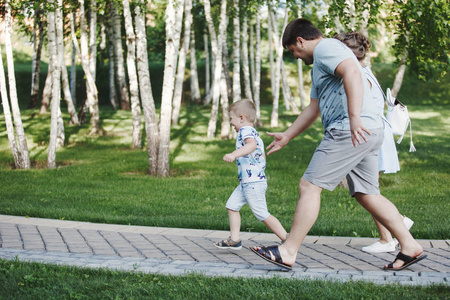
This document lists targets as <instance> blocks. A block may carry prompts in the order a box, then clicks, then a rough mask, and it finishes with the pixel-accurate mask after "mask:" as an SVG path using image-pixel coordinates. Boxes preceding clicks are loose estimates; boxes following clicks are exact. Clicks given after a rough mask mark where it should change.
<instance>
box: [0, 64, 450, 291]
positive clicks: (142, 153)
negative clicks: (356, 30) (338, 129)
mask: <svg viewBox="0 0 450 300" xmlns="http://www.w3.org/2000/svg"><path fill="white" fill-rule="evenodd" d="M22 69H23V70H24V71H23V74H17V73H16V75H18V76H17V77H18V78H29V74H28V73H29V68H22ZM18 70H19V72H20V70H21V68H18ZM374 70H375V74H376V75H377V76H378V77H379V78H380V79H382V80H380V81H381V84H382V86H387V83H386V82H392V80H393V72H392V68H391V69H388V70H387V71H386V70H385V66H379V67H378V68H374ZM377 70H378V72H379V73H377ZM152 74H153V73H152ZM153 77H154V78H158V76H153ZM44 78H45V76H44ZM24 80H25V79H24ZM27 80H28V81H29V79H27ZM43 80H44V79H42V80H41V81H42V82H43ZM384 81H386V82H384ZM444 81H445V82H441V83H424V82H419V81H415V80H412V79H411V78H409V79H408V78H407V80H406V81H405V92H402V93H401V94H400V97H399V98H400V100H403V102H404V103H407V104H408V109H409V111H410V115H411V117H412V122H413V130H414V144H415V146H416V148H417V152H414V153H409V152H408V150H409V138H408V137H405V139H404V141H403V142H402V143H401V144H400V145H398V151H399V158H400V165H401V171H400V172H399V173H397V174H391V175H382V177H381V179H380V185H381V190H382V192H383V194H384V195H385V196H387V197H388V198H389V199H391V200H392V201H393V202H394V203H395V204H396V205H397V207H398V208H399V210H400V212H401V213H402V214H405V215H407V216H408V217H410V218H412V219H413V220H414V221H415V225H414V226H413V227H412V229H411V232H412V234H413V235H414V236H415V237H416V238H424V239H449V237H450V230H449V228H450V226H449V221H448V220H449V219H448V212H449V211H450V210H449V208H450V205H449V201H448V196H449V195H450V189H449V185H448V183H449V182H450V175H449V170H450V165H449V161H450V157H449V153H450V151H449V150H450V149H449V148H450V146H449V145H450V136H449V135H448V132H449V130H450V110H449V109H448V101H449V100H448V99H450V95H449V90H448V88H446V86H448V82H449V80H448V76H447V78H446V80H444ZM19 82H22V83H23V82H25V84H23V86H26V87H28V86H29V84H27V83H26V80H25V81H20V80H19ZM445 83H447V85H446V84H445ZM20 86H22V85H20ZM20 86H19V99H21V100H22V101H21V107H26V99H27V98H26V97H27V95H28V93H29V91H28V88H26V89H23V88H20ZM402 91H403V90H402ZM293 92H294V93H295V91H293ZM266 93H267V91H266ZM262 94H263V95H264V92H263V93H262ZM21 95H22V96H21ZM102 96H103V97H104V96H105V95H104V94H102V95H100V99H101V98H102ZM402 97H404V98H402ZM24 99H25V100H24ZM405 99H406V100H405ZM0 112H1V109H0ZM100 112H101V120H102V127H103V129H104V130H105V131H106V134H105V135H103V136H99V137H90V136H88V134H87V133H88V132H89V129H88V125H87V124H88V122H87V124H85V125H82V126H69V125H67V124H66V127H65V134H66V145H65V146H64V147H63V148H61V149H58V151H57V165H58V168H56V169H53V170H47V169H46V158H47V145H48V139H49V126H50V115H49V114H46V115H39V114H38V110H36V109H28V110H25V109H24V110H23V111H22V119H23V122H24V127H25V133H26V136H27V141H28V147H29V151H30V157H31V160H32V164H33V168H32V169H30V170H15V169H14V168H13V159H12V154H11V151H10V148H9V144H8V139H7V135H6V129H5V123H4V116H3V114H0V179H1V184H2V186H1V189H0V214H8V215H19V216H30V217H41V218H55V219H65V220H76V221H90V222H102V223H103V222H104V223H116V224H132V225H144V226H170V227H184V228H200V229H219V230H228V218H227V213H226V210H225V207H224V206H225V202H226V200H227V198H228V197H229V195H230V194H231V192H232V191H233V189H234V188H235V187H236V185H237V184H238V182H237V172H236V165H235V164H234V163H233V164H227V163H224V162H223V161H222V156H223V155H224V154H225V153H227V152H230V151H232V150H233V149H234V141H232V140H220V139H213V140H209V139H207V138H206V129H207V124H208V117H209V112H210V108H209V107H200V106H193V105H187V106H185V107H183V108H182V112H181V116H180V125H178V126H174V127H173V128H172V131H171V148H170V151H171V152H170V167H171V176H170V177H169V178H158V177H151V176H149V175H148V173H147V169H148V156H147V153H146V150H145V149H143V150H135V151H133V150H131V113H130V112H125V111H113V110H111V109H110V108H109V107H107V106H102V107H101V108H100ZM270 113H271V106H270V105H268V104H265V105H263V107H262V118H263V122H264V126H263V127H262V128H259V129H258V130H259V132H260V133H261V136H262V138H263V140H264V142H265V143H266V145H268V144H269V143H270V141H271V139H270V138H269V137H268V136H267V135H266V134H264V133H265V132H266V131H274V130H284V129H285V128H286V127H287V126H289V125H290V124H291V123H292V122H293V121H294V120H295V118H296V116H294V115H292V114H291V113H289V112H286V111H284V110H283V109H281V111H280V127H279V128H276V129H271V128H269V125H268V124H270V122H269V118H270ZM64 118H65V120H68V117H67V114H66V113H65V114H64ZM322 131H323V129H322V125H321V123H320V121H317V122H316V123H315V124H314V125H313V126H312V127H311V128H310V129H309V130H308V131H306V132H305V133H304V134H303V135H301V136H300V137H297V138H296V139H294V140H293V141H291V142H290V143H289V144H288V145H287V146H286V147H285V149H283V150H281V151H279V152H277V153H274V154H273V155H271V156H269V157H268V161H267V163H268V165H267V175H268V183H269V189H268V192H267V199H268V205H269V210H270V212H271V213H272V214H273V215H275V216H276V217H277V218H278V219H279V220H280V221H281V223H282V224H283V225H284V226H285V227H286V229H287V230H288V231H289V229H290V226H291V222H292V217H293V214H294V210H295V206H296V203H297V199H298V188H297V185H298V181H299V179H300V177H301V176H302V174H303V172H304V170H305V169H306V167H307V164H308V163H309V160H310V158H311V156H312V154H313V151H314V149H315V147H316V146H317V145H318V144H319V142H320V140H321V138H322V135H323V133H322ZM241 229H242V230H243V231H257V232H268V230H267V228H266V227H265V226H264V225H263V224H262V223H260V222H258V221H257V220H256V219H255V218H254V216H253V215H252V213H251V211H250V210H249V209H248V207H245V208H244V209H243V210H242V228H241ZM309 234H310V235H331V236H364V237H375V236H377V235H378V232H377V230H376V227H375V225H374V223H373V220H372V219H371V217H370V216H369V214H368V213H367V212H366V211H365V210H364V209H362V208H361V207H360V206H359V205H358V204H357V202H356V201H355V200H354V199H352V198H351V197H349V195H348V191H347V190H345V189H343V188H340V187H338V188H337V189H336V190H335V191H334V192H328V191H324V192H323V194H322V202H321V211H320V215H319V218H318V220H317V222H316V224H315V225H314V227H313V228H312V230H311V231H310V233H309ZM225 297H227V298H230V299H250V298H252V299H253V298H267V299H275V298H276V299H297V298H300V299H313V298H314V299H317V298H319V299H400V298H406V297H408V298H410V299H448V297H449V292H448V287H443V286H432V287H409V286H396V285H387V286H377V285H373V284H368V283H344V284H340V283H332V282H323V281H298V280H287V279H281V278H277V279H244V278H240V279H234V278H207V277H203V276H200V275H189V276H177V277H172V276H160V275H144V274H134V273H127V272H116V271H111V270H86V269H80V268H70V267H57V266H51V265H45V264H35V263H22V262H17V261H4V260H0V299H42V298H48V299H131V298H133V299H140V298H141V299H146V298H147V299H148V298H152V299H189V298H194V299H198V298H206V299H211V298H218V299H222V298H225Z"/></svg>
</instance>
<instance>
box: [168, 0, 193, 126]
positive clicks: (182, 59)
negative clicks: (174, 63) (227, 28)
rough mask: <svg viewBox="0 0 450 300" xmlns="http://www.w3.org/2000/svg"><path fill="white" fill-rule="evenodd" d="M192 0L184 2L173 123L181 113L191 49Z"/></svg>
mask: <svg viewBox="0 0 450 300" xmlns="http://www.w3.org/2000/svg"><path fill="white" fill-rule="evenodd" d="M191 9H192V0H185V3H184V37H183V44H182V45H181V49H180V54H179V56H178V70H177V75H176V79H175V92H174V96H173V108H172V124H173V125H176V124H178V117H179V115H180V108H181V98H182V95H183V82H184V76H185V69H186V56H187V51H188V49H189V44H190V38H191V24H192V14H191Z"/></svg>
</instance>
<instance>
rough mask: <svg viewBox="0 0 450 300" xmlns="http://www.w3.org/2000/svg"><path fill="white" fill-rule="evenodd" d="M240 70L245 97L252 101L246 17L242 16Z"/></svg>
mask: <svg viewBox="0 0 450 300" xmlns="http://www.w3.org/2000/svg"><path fill="white" fill-rule="evenodd" d="M241 48H242V72H243V73H244V87H245V88H244V92H245V98H247V99H249V100H250V101H253V97H252V88H251V83H250V67H249V62H248V28H247V17H246V16H244V21H243V23H242V47H241Z"/></svg>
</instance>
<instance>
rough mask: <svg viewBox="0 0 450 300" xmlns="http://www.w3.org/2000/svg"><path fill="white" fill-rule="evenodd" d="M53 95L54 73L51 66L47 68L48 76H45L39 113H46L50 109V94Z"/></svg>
mask: <svg viewBox="0 0 450 300" xmlns="http://www.w3.org/2000/svg"><path fill="white" fill-rule="evenodd" d="M51 95H52V74H51V73H50V66H49V67H48V68H47V77H46V78H45V84H44V90H43V91H42V99H41V107H40V109H39V114H41V115H42V114H45V113H46V112H47V111H48V106H49V104H50V96H51Z"/></svg>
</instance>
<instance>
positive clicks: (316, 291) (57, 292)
mask: <svg viewBox="0 0 450 300" xmlns="http://www.w3.org/2000/svg"><path fill="white" fill-rule="evenodd" d="M0 292H1V295H0V298H1V299H404V298H408V299H448V287H446V286H444V285H432V286H426V287H414V286H400V285H375V284H373V283H367V282H348V283H336V282H330V281H320V280H295V279H285V278H273V279H252V278H226V277H204V276H201V275H199V274H190V275H184V276H164V275H157V274H143V273H133V272H119V271H113V270H105V269H103V270H92V269H83V268H74V267H57V266H52V265H45V264H37V263H22V262H19V261H5V260H0Z"/></svg>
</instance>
